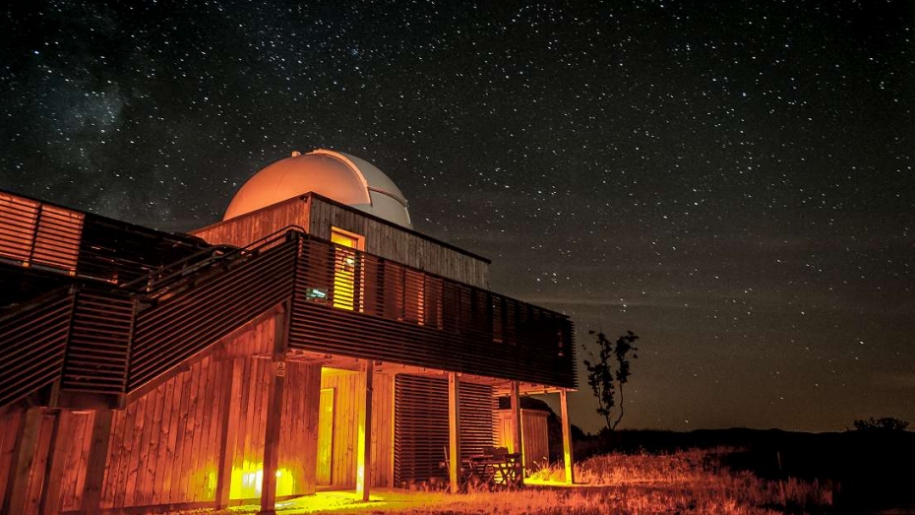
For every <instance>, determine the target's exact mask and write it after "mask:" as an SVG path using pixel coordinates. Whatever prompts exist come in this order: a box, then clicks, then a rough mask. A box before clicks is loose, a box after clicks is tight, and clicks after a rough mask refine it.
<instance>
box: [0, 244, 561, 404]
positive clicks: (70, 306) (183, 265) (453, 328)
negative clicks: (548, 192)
mask: <svg viewBox="0 0 915 515" xmlns="http://www.w3.org/2000/svg"><path fill="white" fill-rule="evenodd" d="M62 299H63V300H62ZM284 301H290V302H289V306H290V307H291V311H292V312H291V324H290V334H289V344H290V346H291V347H294V348H300V349H305V350H311V351H318V352H327V353H334V354H340V355H346V356H354V357H362V358H373V359H379V360H385V361H392V362H397V363H403V364H407V365H417V366H423V367H431V368H438V369H444V370H451V371H457V372H465V373H472V374H477V375H485V376H492V377H502V378H506V379H515V380H522V381H530V382H537V383H542V384H546V385H553V386H562V387H575V385H576V379H575V365H574V352H573V347H572V325H571V322H570V321H569V320H568V318H567V317H566V316H564V315H562V314H559V313H556V312H553V311H549V310H546V309H543V308H539V307H536V306H532V305H530V304H526V303H523V302H519V301H517V300H514V299H511V298H508V297H505V296H502V295H498V294H495V293H492V292H490V291H488V290H484V289H481V288H476V287H473V286H469V285H466V284H463V283H459V282H456V281H452V280H449V279H445V278H442V277H439V276H436V275H433V274H429V273H426V272H423V271H421V270H418V269H414V268H410V267H407V266H404V265H403V264H400V263H396V262H393V261H390V260H386V259H383V258H380V257H378V256H374V255H370V254H366V253H362V252H358V251H356V250H354V249H351V248H346V247H341V246H338V245H335V244H333V243H331V242H329V241H326V240H321V239H318V238H315V237H312V236H310V235H308V234H306V233H304V232H303V231H302V230H301V229H298V228H292V229H288V230H285V231H283V232H280V233H277V234H274V235H271V236H270V237H267V238H265V239H263V240H261V241H258V242H256V243H255V244H252V245H251V246H249V247H247V248H244V249H235V248H228V247H221V248H210V249H205V251H204V252H201V253H198V254H194V255H192V256H189V257H186V258H183V259H181V260H179V261H177V262H175V263H174V264H172V265H170V266H166V267H162V268H160V269H157V270H156V271H155V272H153V273H150V274H147V275H146V276H143V277H140V278H138V279H136V280H135V281H132V282H131V283H127V284H124V285H122V286H121V287H116V286H113V285H112V286H110V287H107V289H106V288H99V287H96V286H93V287H88V286H86V285H82V286H74V287H73V288H72V289H71V290H70V291H69V292H68V293H66V294H65V295H63V296H61V297H60V298H54V299H49V300H47V301H45V303H39V305H37V306H35V305H33V306H29V307H28V309H27V310H24V311H22V312H21V313H13V314H10V315H7V316H6V317H5V318H3V319H0V359H2V358H4V357H7V356H6V354H9V355H10V357H7V359H8V360H9V361H5V360H4V361H3V362H10V363H20V365H17V366H16V367H13V368H11V369H10V370H11V373H7V374H5V376H4V377H3V378H2V381H0V405H2V404H3V403H4V402H10V401H11V400H15V399H17V398H21V397H22V396H23V395H25V394H27V393H28V391H29V389H30V388H32V389H33V390H34V388H35V387H41V386H44V385H46V384H47V383H48V382H50V381H53V380H54V379H56V377H60V378H61V383H60V386H61V388H62V389H64V390H73V391H85V392H93V393H103V394H104V393H109V394H123V393H127V392H130V391H134V390H136V389H138V388H141V387H143V386H144V385H146V384H148V383H149V382H151V381H153V380H154V379H155V378H157V377H159V376H161V375H162V374H164V373H166V372H167V371H168V370H170V369H171V368H173V367H175V366H176V365H179V364H180V363H181V362H183V361H184V360H186V359H188V358H190V357H192V356H193V355H194V354H196V353H198V352H200V351H202V350H204V349H205V348H207V347H208V346H210V345H212V344H213V343H215V342H217V341H218V340H219V339H220V338H223V337H224V336H226V335H227V334H229V333H230V332H231V331H233V330H235V329H236V328H238V327H240V326H241V325H243V324H245V323H247V322H249V321H251V320H253V319H255V318H257V316H259V315H260V314H262V313H265V312H266V311H268V310H269V309H271V308H272V307H274V306H276V305H278V304H279V303H281V302H284ZM45 327H47V328H51V329H48V330H44V329H42V328H45ZM17 347H21V348H22V349H25V350H24V351H22V352H19V351H18V350H14V348H17ZM39 354H40V355H41V356H43V357H42V358H41V360H38V361H36V363H38V362H39V361H40V363H39V364H36V365H35V366H32V365H30V364H29V360H30V359H33V358H31V357H33V356H37V355H39ZM61 359H63V361H61ZM17 360H18V361H17ZM55 374H56V376H55ZM36 385H37V386H36ZM23 392H25V393H23Z"/></svg>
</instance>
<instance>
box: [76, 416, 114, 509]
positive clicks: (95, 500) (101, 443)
mask: <svg viewBox="0 0 915 515" xmlns="http://www.w3.org/2000/svg"><path fill="white" fill-rule="evenodd" d="M112 418H114V412H113V411H111V410H97V411H96V412H95V420H94V422H93V423H92V441H91V443H90V444H89V457H88V459H87V460H86V481H85V486H84V488H83V502H82V511H83V513H84V514H85V515H98V514H99V513H100V512H101V503H102V482H103V481H104V479H105V465H106V464H107V461H108V444H109V443H110V441H111V420H112Z"/></svg>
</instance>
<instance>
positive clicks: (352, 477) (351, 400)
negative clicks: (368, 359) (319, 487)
mask: <svg viewBox="0 0 915 515" xmlns="http://www.w3.org/2000/svg"><path fill="white" fill-rule="evenodd" d="M362 383H363V381H362V380H361V377H360V374H359V373H357V372H352V371H343V370H328V369H325V372H324V374H322V378H321V388H322V389H324V388H332V389H333V390H334V408H333V410H334V420H333V450H332V453H331V480H330V482H329V483H327V484H328V485H331V486H335V487H340V488H353V487H355V485H356V448H357V447H356V439H357V436H358V435H357V428H358V420H359V404H360V402H359V400H360V398H359V396H360V395H361V394H362V392H360V391H359V390H360V389H361V387H362ZM373 387H374V392H373V394H372V485H373V486H381V487H385V486H391V485H392V484H393V478H392V477H391V475H392V471H393V466H394V464H393V460H394V449H393V446H394V404H393V403H394V378H393V377H392V376H390V375H387V374H375V378H374V385H373Z"/></svg>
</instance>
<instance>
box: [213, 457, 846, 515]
mask: <svg viewBox="0 0 915 515" xmlns="http://www.w3.org/2000/svg"><path fill="white" fill-rule="evenodd" d="M727 452H729V450H728V449H716V450H712V451H699V450H690V451H684V452H678V453H676V454H670V455H649V454H641V455H620V454H609V455H604V456H598V457H594V458H590V459H588V460H585V461H583V462H582V463H580V464H578V465H576V474H577V477H576V485H575V486H567V485H562V484H561V482H562V480H563V474H564V472H563V469H562V466H561V464H560V466H546V467H543V468H542V469H541V470H540V471H538V472H537V473H535V474H534V475H533V476H532V477H531V478H530V479H529V481H528V485H529V486H528V487H526V488H524V489H521V490H514V491H494V492H481V491H480V492H470V493H467V494H462V495H450V494H447V493H444V492H439V491H403V490H401V491H390V490H385V491H378V492H376V493H375V494H374V495H373V500H372V502H370V503H367V504H361V503H356V502H355V501H354V500H353V496H352V494H351V493H344V492H328V493H322V494H318V496H316V497H304V498H301V499H298V500H295V501H292V502H289V503H283V506H282V507H281V508H284V509H283V510H282V511H281V513H373V514H374V513H406V514H413V515H419V514H424V515H425V514H436V515H450V514H480V515H482V514H505V515H521V514H525V515H534V514H536V515H565V514H569V515H590V514H608V513H609V514H626V515H639V514H683V515H687V514H695V515H698V514H721V515H764V514H766V515H768V514H777V513H786V512H789V513H820V512H823V511H826V510H828V508H829V507H830V506H831V505H832V499H833V488H832V486H831V485H829V484H819V483H817V482H816V481H814V482H812V483H807V482H802V481H798V480H796V479H788V480H786V481H771V480H764V479H760V478H758V477H756V476H754V475H753V474H751V473H749V472H732V471H729V470H728V469H726V468H724V467H722V466H721V464H720V463H721V457H722V456H723V455H724V454H726V453H727ZM278 507H280V506H278ZM287 510H288V511H287ZM227 512H229V513H239V512H245V509H244V508H235V509H233V510H231V511H229V510H227Z"/></svg>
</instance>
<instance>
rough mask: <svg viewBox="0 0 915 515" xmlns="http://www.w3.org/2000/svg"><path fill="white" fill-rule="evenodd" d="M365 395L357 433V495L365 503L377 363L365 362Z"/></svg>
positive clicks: (368, 477)
mask: <svg viewBox="0 0 915 515" xmlns="http://www.w3.org/2000/svg"><path fill="white" fill-rule="evenodd" d="M362 379H363V385H364V390H363V395H362V399H361V401H362V402H361V403H360V404H361V406H360V408H361V409H360V410H359V428H358V430H357V431H358V432H357V433H356V493H357V494H359V496H360V497H361V498H362V501H363V502H367V501H368V500H369V490H370V489H371V484H372V392H373V390H374V383H375V363H374V361H373V360H371V359H368V360H365V364H364V365H363V366H362Z"/></svg>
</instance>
